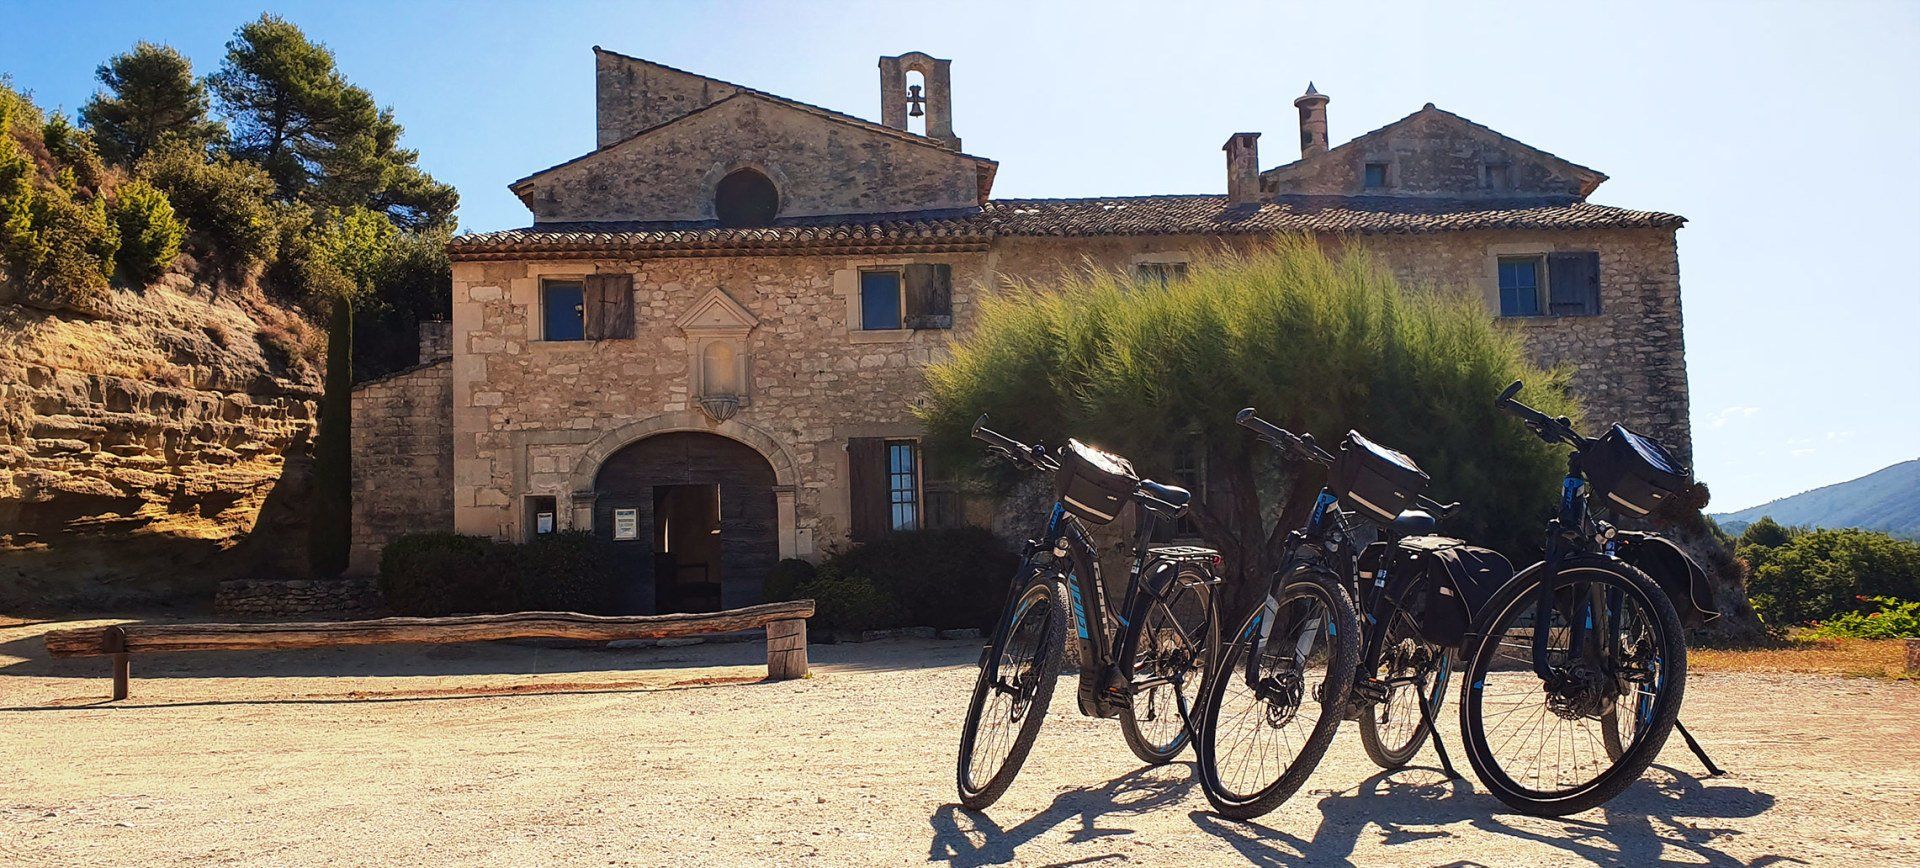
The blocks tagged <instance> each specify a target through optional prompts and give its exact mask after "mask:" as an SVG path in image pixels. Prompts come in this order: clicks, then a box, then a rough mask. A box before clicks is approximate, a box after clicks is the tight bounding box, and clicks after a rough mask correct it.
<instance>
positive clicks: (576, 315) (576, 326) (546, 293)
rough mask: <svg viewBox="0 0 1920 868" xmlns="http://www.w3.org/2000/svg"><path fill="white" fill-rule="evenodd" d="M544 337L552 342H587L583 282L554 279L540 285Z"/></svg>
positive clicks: (541, 323) (542, 336)
mask: <svg viewBox="0 0 1920 868" xmlns="http://www.w3.org/2000/svg"><path fill="white" fill-rule="evenodd" d="M540 337H541V338H542V339H543V340H549V341H578V340H585V339H586V337H587V322H586V306H585V298H584V296H583V293H582V290H581V285H580V281H577V280H550V281H547V282H546V283H543V284H541V285H540Z"/></svg>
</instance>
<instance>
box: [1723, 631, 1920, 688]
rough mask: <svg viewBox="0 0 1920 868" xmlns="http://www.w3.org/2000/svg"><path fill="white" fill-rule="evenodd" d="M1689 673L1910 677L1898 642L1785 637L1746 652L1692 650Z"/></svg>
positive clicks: (1903, 645) (1903, 646) (1903, 644)
mask: <svg viewBox="0 0 1920 868" xmlns="http://www.w3.org/2000/svg"><path fill="white" fill-rule="evenodd" d="M1687 665H1688V668H1690V669H1694V670H1702V671H1720V672H1806V673H1813V674H1820V675H1850V676H1855V677H1863V678H1909V677H1912V676H1909V675H1907V673H1906V666H1907V648H1906V641H1905V640H1903V639H1813V638H1807V637H1803V636H1788V637H1787V638H1785V639H1782V640H1780V641H1778V642H1774V643H1769V644H1767V645H1761V646H1754V647H1748V648H1693V649H1689V650H1688V651H1687Z"/></svg>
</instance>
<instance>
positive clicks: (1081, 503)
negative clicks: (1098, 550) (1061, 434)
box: [1053, 440, 1140, 524]
mask: <svg viewBox="0 0 1920 868" xmlns="http://www.w3.org/2000/svg"><path fill="white" fill-rule="evenodd" d="M1059 458H1060V471H1059V472H1058V473H1055V474H1054V475H1053V488H1054V492H1053V493H1054V496H1055V497H1058V498H1059V499H1060V503H1061V504H1062V505H1064V506H1066V508H1067V511H1068V512H1071V513H1073V514H1074V515H1076V516H1079V517H1080V519H1081V520H1082V521H1088V522H1092V523H1094V524H1107V523H1109V522H1111V521H1113V520H1114V519H1115V518H1116V517H1118V516H1119V515H1120V510H1122V509H1124V508H1126V505H1127V501H1129V500H1131V499H1133V493H1134V491H1136V490H1138V489H1139V487H1140V477H1139V475H1138V474H1136V473H1134V472H1133V465H1132V464H1130V463H1128V462H1127V459H1125V458H1121V457H1120V456H1118V455H1114V454H1113V453H1111V452H1102V451H1100V450H1098V449H1095V448H1093V447H1091V446H1088V445H1087V444H1085V443H1082V442H1080V441H1078V440H1068V441H1067V445H1066V448H1064V449H1061V450H1060V453H1059Z"/></svg>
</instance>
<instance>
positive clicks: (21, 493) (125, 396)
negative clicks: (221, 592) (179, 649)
mask: <svg viewBox="0 0 1920 868" xmlns="http://www.w3.org/2000/svg"><path fill="white" fill-rule="evenodd" d="M313 345H314V342H313V335H312V330H311V328H310V327H308V326H307V325H306V324H305V323H303V322H301V321H299V320H298V318H297V317H295V316H293V315H292V314H291V313H288V312H287V311H285V310H282V309H280V308H278V307H276V306H274V305H272V304H270V303H268V302H266V301H264V300H262V299H260V298H259V297H258V296H257V294H254V293H251V292H241V291H222V292H214V291H211V290H209V289H207V288H205V287H200V286H196V285H194V283H193V282H192V281H191V280H190V279H188V278H186V277H184V276H182V275H178V274H173V275H168V276H167V277H166V278H165V279H163V280H162V281H161V282H160V283H158V284H156V285H155V286H153V287H150V288H148V289H146V290H143V291H129V290H115V291H114V292H113V295H112V298H111V300H110V306H109V310H108V311H106V313H105V315H104V316H101V317H84V316H77V315H73V314H69V313H60V312H49V311H46V310H41V309H38V308H33V307H26V306H21V305H17V304H8V303H0V609H13V610H16V611H18V610H33V609H43V608H50V607H70V606H117V605H124V604H128V603H144V602H153V601H159V600H181V599H187V600H195V601H200V602H206V601H211V599H212V596H213V589H214V587H215V585H216V584H217V583H218V582H219V581H221V580H223V579H229V578H240V577H254V576H260V575H267V576H270V577H284V576H285V575H289V574H297V573H299V572H301V571H302V570H303V569H304V542H305V529H304V523H305V504H304V491H305V488H306V486H307V480H306V476H305V474H306V467H307V458H306V455H307V451H308V441H309V438H310V437H311V435H312V429H313V420H314V410H315V402H316V399H317V398H318V395H319V388H320V378H319V373H318V369H317V368H316V367H315V366H314V364H313V363H312V362H310V361H309V360H308V359H309V358H310V357H311V356H313V355H315V354H314V353H312V352H310V351H308V350H307V349H306V348H307V347H311V346H313Z"/></svg>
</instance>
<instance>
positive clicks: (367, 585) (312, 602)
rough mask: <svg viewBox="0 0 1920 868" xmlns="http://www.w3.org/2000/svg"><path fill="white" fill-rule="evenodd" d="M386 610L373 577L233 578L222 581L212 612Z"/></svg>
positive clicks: (362, 613) (274, 615)
mask: <svg viewBox="0 0 1920 868" xmlns="http://www.w3.org/2000/svg"><path fill="white" fill-rule="evenodd" d="M385 612H386V599H385V598H384V597H382V596H381V594H380V588H379V587H378V586H377V585H375V584H374V583H373V581H372V580H370V579H354V578H350V579H328V580H306V579H288V580H278V581H275V580H253V579H234V580H232V581H226V582H221V583H220V588H219V590H218V591H216V592H215V593H214V596H213V613H214V614H215V615H219V616H221V617H236V618H269V619H283V618H302V617H312V616H331V617H371V616H376V615H380V614H384V613H385Z"/></svg>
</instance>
